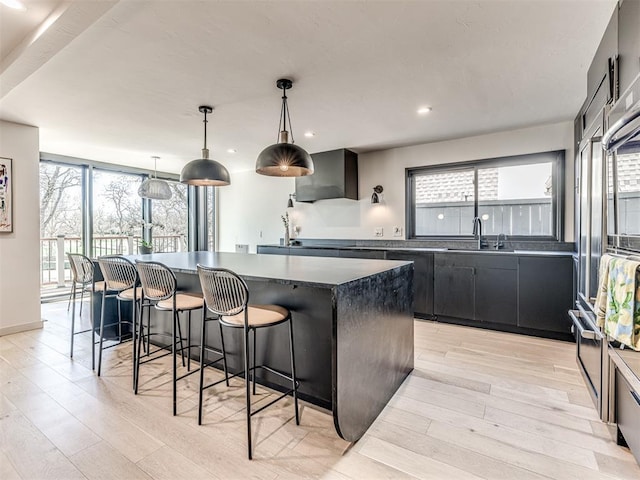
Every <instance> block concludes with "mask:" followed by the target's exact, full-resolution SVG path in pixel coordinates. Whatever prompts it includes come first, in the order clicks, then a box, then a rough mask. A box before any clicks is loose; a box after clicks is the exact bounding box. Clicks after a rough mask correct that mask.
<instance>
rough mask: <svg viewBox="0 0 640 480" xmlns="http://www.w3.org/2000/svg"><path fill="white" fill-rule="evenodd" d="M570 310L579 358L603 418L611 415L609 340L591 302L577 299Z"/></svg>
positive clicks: (584, 375)
mask: <svg viewBox="0 0 640 480" xmlns="http://www.w3.org/2000/svg"><path fill="white" fill-rule="evenodd" d="M576 306H577V308H576V309H575V310H571V311H570V312H569V316H570V317H571V321H572V322H573V326H572V331H573V334H574V336H575V338H576V361H577V363H578V368H579V369H580V373H581V374H582V378H583V379H584V383H585V385H586V386H587V390H588V391H589V394H590V395H591V399H592V400H593V404H594V406H595V407H596V411H597V412H598V415H599V416H600V418H601V419H602V420H605V421H606V420H607V419H608V417H609V398H608V397H609V395H608V394H609V367H608V366H609V360H608V353H607V347H608V345H607V339H606V337H605V335H604V334H603V333H602V332H601V331H600V329H599V328H598V327H597V325H596V316H595V313H594V311H593V309H592V307H591V305H590V304H585V303H584V302H581V301H579V302H577V305H576Z"/></svg>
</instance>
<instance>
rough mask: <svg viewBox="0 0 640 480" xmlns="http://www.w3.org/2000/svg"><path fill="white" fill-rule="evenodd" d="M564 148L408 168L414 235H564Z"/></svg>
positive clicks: (410, 220) (411, 235) (409, 227)
mask: <svg viewBox="0 0 640 480" xmlns="http://www.w3.org/2000/svg"><path fill="white" fill-rule="evenodd" d="M563 170H564V151H555V152H544V153H537V154H530V155H518V156H513V157H503V158H491V159H485V160H477V161H473V162H464V163H456V164H447V165H435V166H429V167H420V168H412V169H408V170H407V204H408V205H409V206H410V207H409V208H408V209H407V232H408V233H409V238H443V237H446V238H457V237H461V238H466V237H471V236H472V230H473V219H474V217H479V218H480V219H481V220H482V225H483V231H482V233H483V235H490V236H491V235H499V234H501V233H502V234H505V235H507V236H508V237H515V238H524V239H527V238H528V239H534V238H535V239H556V240H560V239H561V233H562V231H563V228H562V211H563V210H562V198H563V196H564V195H563V182H559V181H558V179H561V178H564V175H563Z"/></svg>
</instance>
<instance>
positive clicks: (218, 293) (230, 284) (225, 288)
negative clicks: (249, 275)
mask: <svg viewBox="0 0 640 480" xmlns="http://www.w3.org/2000/svg"><path fill="white" fill-rule="evenodd" d="M198 276H199V277H200V286H201V288H202V294H203V296H204V301H205V304H206V305H207V309H209V310H210V311H211V312H213V313H215V314H216V315H222V316H232V315H237V314H238V313H240V312H242V311H243V310H245V309H246V308H247V304H248V303H249V289H248V288H247V284H246V283H245V281H244V280H243V279H242V278H240V277H239V276H238V274H237V273H235V272H232V271H231V270H227V269H225V268H213V267H203V266H202V265H198Z"/></svg>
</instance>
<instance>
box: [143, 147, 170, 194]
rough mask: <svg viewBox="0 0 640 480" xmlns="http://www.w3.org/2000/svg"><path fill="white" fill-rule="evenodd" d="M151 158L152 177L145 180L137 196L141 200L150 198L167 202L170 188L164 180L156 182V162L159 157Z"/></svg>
mask: <svg viewBox="0 0 640 480" xmlns="http://www.w3.org/2000/svg"><path fill="white" fill-rule="evenodd" d="M151 158H153V177H149V178H147V179H146V180H145V181H144V182H142V184H141V185H140V188H138V195H139V196H141V197H142V198H150V199H151V200H169V199H170V198H171V188H170V187H169V184H168V183H167V182H165V181H164V180H158V178H157V177H158V169H157V167H158V160H159V159H160V157H151Z"/></svg>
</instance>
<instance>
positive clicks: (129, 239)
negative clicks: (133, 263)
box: [127, 235, 135, 255]
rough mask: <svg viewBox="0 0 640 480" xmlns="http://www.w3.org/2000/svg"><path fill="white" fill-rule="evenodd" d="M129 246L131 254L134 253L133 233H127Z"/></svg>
mask: <svg viewBox="0 0 640 480" xmlns="http://www.w3.org/2000/svg"><path fill="white" fill-rule="evenodd" d="M127 248H128V249H129V252H128V253H129V255H133V254H134V253H135V252H134V251H133V235H127Z"/></svg>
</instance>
